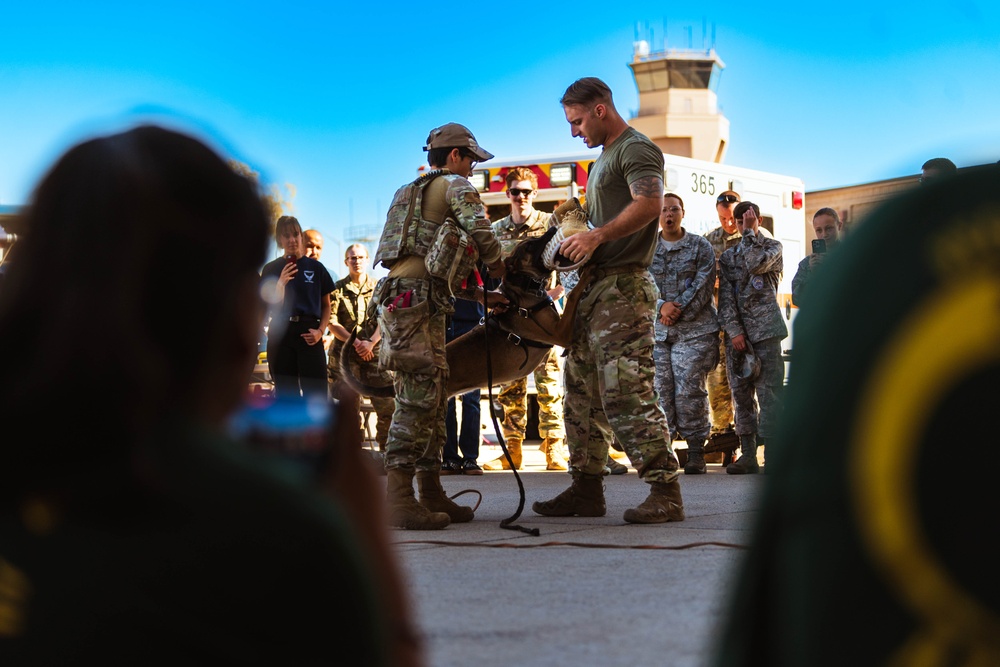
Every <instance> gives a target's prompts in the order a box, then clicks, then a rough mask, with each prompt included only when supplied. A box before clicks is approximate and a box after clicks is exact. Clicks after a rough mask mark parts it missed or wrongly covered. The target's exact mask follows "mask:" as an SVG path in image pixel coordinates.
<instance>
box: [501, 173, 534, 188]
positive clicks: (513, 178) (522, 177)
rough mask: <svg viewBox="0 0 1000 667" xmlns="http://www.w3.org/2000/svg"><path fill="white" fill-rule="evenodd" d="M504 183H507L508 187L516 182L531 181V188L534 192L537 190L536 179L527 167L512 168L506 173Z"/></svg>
mask: <svg viewBox="0 0 1000 667" xmlns="http://www.w3.org/2000/svg"><path fill="white" fill-rule="evenodd" d="M504 181H505V182H506V183H507V187H508V188H509V187H510V184H511V183H516V182H518V181H531V187H532V189H534V190H537V189H538V177H537V176H535V172H533V171H531V170H530V169H528V168H527V167H514V168H513V169H511V170H510V171H508V172H507V176H506V178H504Z"/></svg>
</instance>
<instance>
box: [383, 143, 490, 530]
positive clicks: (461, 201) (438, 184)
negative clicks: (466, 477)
mask: <svg viewBox="0 0 1000 667" xmlns="http://www.w3.org/2000/svg"><path fill="white" fill-rule="evenodd" d="M424 150H426V151H428V156H427V161H428V163H429V164H430V166H431V168H432V170H431V171H430V172H428V173H425V174H423V175H422V176H421V177H420V178H418V179H417V180H416V181H414V182H413V183H408V184H406V185H404V186H403V187H401V188H400V189H399V190H397V191H396V194H395V196H394V197H393V200H392V204H391V205H390V208H389V213H388V215H387V217H386V224H385V229H384V230H383V231H382V237H381V239H380V240H379V247H378V252H377V253H376V256H375V261H376V263H378V262H382V264H383V265H385V266H386V267H388V268H389V275H388V276H386V277H385V278H383V279H382V280H380V281H379V284H378V286H377V287H376V290H375V298H376V299H377V303H378V304H379V328H380V329H381V332H382V346H381V350H380V353H379V366H380V368H382V369H383V370H388V371H392V372H393V387H394V388H395V392H396V410H395V412H394V413H393V417H392V425H391V426H390V427H389V438H388V441H387V442H386V456H385V467H386V472H387V475H388V497H389V522H390V524H391V525H393V526H395V527H398V528H410V529H417V530H432V529H440V528H444V527H446V526H447V525H448V524H449V523H451V522H453V521H454V522H456V523H459V522H464V521H471V520H472V518H473V511H472V508H470V507H465V506H461V505H458V504H456V503H455V502H453V501H452V500H451V499H449V498H448V496H447V495H445V493H444V490H443V488H442V487H441V479H440V472H441V450H442V448H443V446H444V440H445V428H444V422H445V415H446V408H447V398H448V397H447V396H446V394H445V387H446V385H447V380H448V360H447V357H446V356H445V349H444V348H445V330H446V325H447V317H448V315H450V314H451V313H452V312H453V311H454V307H453V306H452V299H453V298H454V297H453V294H454V295H455V296H458V297H461V298H470V299H476V300H479V301H482V300H483V294H482V292H481V291H480V292H479V293H478V295H477V293H476V289H477V288H476V282H475V281H474V280H469V278H471V277H472V275H473V274H472V269H473V268H474V267H475V264H476V261H477V260H478V259H481V260H482V261H483V263H485V264H486V266H487V268H488V270H489V272H490V274H491V275H492V276H493V277H494V278H502V277H503V274H504V265H503V262H502V261H501V259H500V245H499V244H498V243H497V241H496V238H495V237H494V235H493V230H492V229H491V228H490V222H489V219H488V218H487V217H486V207H485V206H483V202H482V200H481V199H480V197H479V192H478V191H477V190H476V188H475V187H473V185H472V184H471V183H469V181H468V180H467V177H468V176H469V174H471V173H472V170H473V168H474V167H475V165H476V163H477V161H480V160H488V159H490V158H492V157H493V155H492V154H491V153H489V152H487V151H485V150H483V149H482V148H480V147H479V144H478V143H477V142H476V138H475V137H474V136H473V135H472V133H471V132H470V131H469V130H468V128H466V127H464V126H462V125H459V124H457V123H448V124H447V125H443V126H441V127H438V128H435V129H434V130H431V133H430V136H428V137H427V144H426V146H425V147H424ZM480 289H481V288H480ZM503 302H505V299H503V297H502V296H501V295H500V294H499V293H498V292H489V293H488V294H487V305H488V306H491V307H492V306H494V305H497V304H499V303H503ZM414 476H416V478H417V486H418V489H419V492H420V499H419V502H418V501H417V500H416V499H415V498H414V493H413V478H414Z"/></svg>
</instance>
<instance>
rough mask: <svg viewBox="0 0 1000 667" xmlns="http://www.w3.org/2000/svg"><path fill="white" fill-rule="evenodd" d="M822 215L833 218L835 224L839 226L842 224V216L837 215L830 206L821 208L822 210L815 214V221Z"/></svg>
mask: <svg viewBox="0 0 1000 667" xmlns="http://www.w3.org/2000/svg"><path fill="white" fill-rule="evenodd" d="M821 215H828V216H830V217H831V218H833V221H834V222H836V223H837V224H838V225H839V224H840V215H839V214H838V213H837V211H835V210H834V209H832V208H830V207H829V206H827V207H824V208H821V209H820V210H818V211H816V212H815V213H813V220H815V219H816V218H818V217H819V216H821Z"/></svg>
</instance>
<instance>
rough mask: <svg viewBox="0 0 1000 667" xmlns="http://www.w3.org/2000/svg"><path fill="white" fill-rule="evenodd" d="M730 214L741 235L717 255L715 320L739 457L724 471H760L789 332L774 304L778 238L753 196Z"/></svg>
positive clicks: (779, 265)
mask: <svg viewBox="0 0 1000 667" xmlns="http://www.w3.org/2000/svg"><path fill="white" fill-rule="evenodd" d="M733 215H734V216H735V219H736V225H737V227H738V228H739V230H740V232H741V233H742V234H743V238H742V239H741V240H740V244H739V245H737V246H735V247H733V248H730V249H729V250H727V251H725V252H724V253H722V257H721V258H720V259H719V265H720V276H719V323H720V324H721V325H722V327H723V329H725V331H726V334H727V341H726V363H727V371H728V374H729V382H730V385H731V386H732V389H733V407H734V408H735V412H736V434H737V435H738V436H739V437H740V457H739V458H738V459H737V460H736V461H733V462H732V463H730V464H729V465H728V466H726V472H727V473H729V474H731V475H744V474H755V473H757V472H759V471H760V469H759V466H758V464H757V443H758V440H761V441H766V440H768V438H769V437H770V436H772V435H774V433H775V427H776V420H777V417H778V410H779V406H780V403H779V402H780V397H781V390H782V387H783V386H784V383H785V361H784V358H783V357H782V355H781V341H782V340H783V339H784V338H785V337H786V336H788V327H786V326H785V320H784V318H783V317H782V316H781V308H780V307H779V306H778V283H780V282H781V271H782V268H783V265H782V257H781V243H780V242H779V241H777V240H776V239H774V238H773V237H771V235H770V234H765V233H764V230H763V229H762V228H761V227H760V208H759V207H758V206H757V205H756V204H754V203H753V202H747V201H743V202H740V203H739V204H737V205H736V208H735V210H734V211H733ZM744 357H750V358H755V360H756V361H755V362H754V368H756V365H757V363H758V362H759V370H754V371H753V372H750V373H746V372H743V371H742V370H741V368H744V367H745V365H744V364H743V361H744ZM755 396H756V399H757V400H756V401H754V397H755ZM758 404H759V405H760V410H759V423H758V407H757V406H758Z"/></svg>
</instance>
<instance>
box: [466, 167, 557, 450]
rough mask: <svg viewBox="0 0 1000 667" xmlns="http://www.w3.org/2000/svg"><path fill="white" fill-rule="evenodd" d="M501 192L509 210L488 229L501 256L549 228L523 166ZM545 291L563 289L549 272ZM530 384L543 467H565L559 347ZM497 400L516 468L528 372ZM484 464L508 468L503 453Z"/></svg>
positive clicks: (533, 179) (530, 176) (524, 422)
mask: <svg viewBox="0 0 1000 667" xmlns="http://www.w3.org/2000/svg"><path fill="white" fill-rule="evenodd" d="M505 180H506V183H507V197H508V199H510V215H508V216H507V217H505V218H501V219H500V220H497V221H496V222H494V223H493V233H494V234H496V237H497V241H499V243H500V247H501V248H502V252H503V256H504V258H507V257H508V256H510V254H511V253H512V252H513V251H514V248H516V247H517V246H518V244H520V243H521V241H524V240H525V239H532V238H538V237H539V236H543V235H544V234H545V232H547V231H548V229H549V224H550V219H551V217H552V216H551V214H549V213H545V212H544V211H539V210H536V209H535V208H534V206H532V203H533V202H534V199H535V195H536V194H537V192H538V177H537V176H535V174H534V172H532V171H531V170H530V169H528V168H526V167H517V168H515V169H511V170H510V171H509V172H507V177H506V179H505ZM546 287H547V291H548V294H549V296H550V297H552V299H554V300H555V299H559V298H560V297H562V295H563V288H562V286H561V285H559V284H558V282H557V281H556V279H555V278H554V277H553V278H552V281H551V282H550V283H549V285H547V286H546ZM534 374H535V388H536V389H537V391H538V433H539V435H540V436H541V437H542V451H544V452H545V469H546V470H566V457H565V455H564V454H563V448H564V446H565V445H564V444H563V438H565V437H566V429H565V427H564V426H563V411H562V399H563V394H562V382H561V381H560V376H561V374H562V368H561V366H560V364H559V351H558V350H557V349H556V348H552V349H551V350H549V354H548V356H546V357H545V358H544V359H543V360H542V362H541V363H540V364H539V365H538V367H537V368H536V369H535V370H534ZM497 402H498V403H500V405H501V406H502V407H503V412H504V417H503V425H502V427H503V437H504V441H505V443H506V445H507V451H508V452H509V453H510V458H511V460H513V461H514V467H515V468H517V469H518V470H520V469H521V460H522V453H521V443H522V442H523V441H524V432H525V429H526V428H527V413H528V378H527V376H525V377H523V378H521V379H519V380H514V381H513V382H509V383H507V384H505V385H503V386H502V387H501V389H500V393H499V395H498V396H497ZM483 468H484V469H486V470H509V469H510V463H508V462H507V457H505V456H501V457H500V458H498V459H496V460H494V461H490V462H489V463H486V464H485V465H484V466H483Z"/></svg>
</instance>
